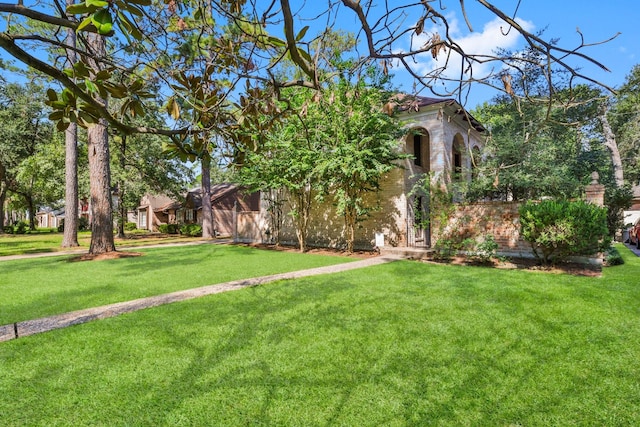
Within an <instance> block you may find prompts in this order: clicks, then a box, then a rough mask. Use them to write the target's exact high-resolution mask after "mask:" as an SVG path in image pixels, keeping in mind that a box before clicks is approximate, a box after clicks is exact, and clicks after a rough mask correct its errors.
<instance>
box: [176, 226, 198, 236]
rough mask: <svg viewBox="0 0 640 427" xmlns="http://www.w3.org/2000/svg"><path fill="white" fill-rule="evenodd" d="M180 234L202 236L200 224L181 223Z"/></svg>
mask: <svg viewBox="0 0 640 427" xmlns="http://www.w3.org/2000/svg"><path fill="white" fill-rule="evenodd" d="M180 234H182V235H183V236H189V237H200V236H202V226H201V225H200V224H183V225H182V226H181V227H180Z"/></svg>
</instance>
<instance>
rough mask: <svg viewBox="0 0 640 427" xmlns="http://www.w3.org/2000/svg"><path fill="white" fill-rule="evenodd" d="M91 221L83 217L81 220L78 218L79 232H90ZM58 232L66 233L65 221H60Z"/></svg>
mask: <svg viewBox="0 0 640 427" xmlns="http://www.w3.org/2000/svg"><path fill="white" fill-rule="evenodd" d="M89 226H90V224H89V219H88V218H86V217H84V216H81V217H80V218H78V231H89V228H90V227H89ZM58 231H59V232H62V231H64V219H63V220H62V221H60V225H58Z"/></svg>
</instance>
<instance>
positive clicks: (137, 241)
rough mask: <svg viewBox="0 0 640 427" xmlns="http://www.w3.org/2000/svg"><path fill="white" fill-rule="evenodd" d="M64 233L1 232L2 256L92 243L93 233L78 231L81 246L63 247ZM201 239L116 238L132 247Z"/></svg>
mask: <svg viewBox="0 0 640 427" xmlns="http://www.w3.org/2000/svg"><path fill="white" fill-rule="evenodd" d="M62 237H63V236H62V233H37V232H35V233H33V234H0V257H3V256H9V255H24V254H35V253H43V252H60V253H64V252H68V251H73V250H76V249H84V250H86V249H88V248H89V244H90V243H91V233H90V232H88V231H83V232H79V233H78V244H79V245H80V248H77V247H76V248H62V247H61V245H62ZM195 240H201V238H198V237H185V236H182V235H178V234H175V235H159V234H156V233H148V232H144V233H137V232H128V233H127V234H126V238H124V239H117V238H116V239H115V243H116V247H117V248H122V247H132V246H134V247H135V246H140V245H150V244H165V243H184V242H189V241H195Z"/></svg>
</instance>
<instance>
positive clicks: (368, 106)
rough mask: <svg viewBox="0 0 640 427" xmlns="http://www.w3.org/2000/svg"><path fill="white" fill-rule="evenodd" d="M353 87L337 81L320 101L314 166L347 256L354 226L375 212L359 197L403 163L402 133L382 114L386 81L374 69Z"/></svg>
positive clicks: (386, 97)
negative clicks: (321, 145) (321, 142)
mask: <svg viewBox="0 0 640 427" xmlns="http://www.w3.org/2000/svg"><path fill="white" fill-rule="evenodd" d="M358 77H359V78H358V80H357V81H356V82H355V83H354V82H352V81H351V80H349V79H347V78H342V79H340V80H339V82H338V83H337V84H336V85H335V86H334V87H332V88H331V91H330V92H329V93H328V94H327V95H328V97H327V96H325V97H324V98H323V99H322V100H321V105H320V108H321V110H322V112H323V115H324V120H323V121H322V122H321V123H320V126H321V127H322V131H323V133H324V138H325V139H326V141H327V145H328V147H326V148H325V150H324V151H323V152H322V156H321V158H320V162H319V164H318V170H319V174H320V175H321V176H322V179H323V181H324V182H326V184H327V185H326V187H325V192H326V194H327V195H329V194H330V195H331V196H332V197H333V200H334V203H335V205H336V208H337V213H338V215H341V216H343V217H344V219H345V226H346V230H347V236H346V240H347V250H348V251H349V252H351V251H353V244H354V239H355V226H356V224H357V223H358V222H360V221H362V220H363V219H364V218H366V217H367V216H368V215H369V214H370V212H371V211H372V210H374V209H376V208H377V206H375V205H372V204H371V203H367V202H366V201H365V195H366V194H369V193H375V192H377V191H378V190H379V188H380V180H381V179H382V176H383V175H384V174H385V173H387V172H389V171H391V170H392V169H394V168H396V167H397V164H396V162H397V160H399V159H401V158H404V156H403V155H402V154H401V152H400V150H399V148H398V141H399V139H400V137H401V136H402V135H404V133H405V130H404V129H403V127H402V125H401V124H400V123H399V121H398V120H397V118H395V117H392V116H389V115H388V114H386V113H384V112H383V108H382V107H383V106H384V105H385V104H386V103H387V102H388V101H389V98H390V96H391V95H392V94H393V93H394V92H393V91H391V90H390V88H389V85H388V80H387V79H385V78H383V77H382V76H381V75H380V74H379V71H377V70H376V69H375V68H370V69H368V70H367V72H366V73H365V75H363V76H358Z"/></svg>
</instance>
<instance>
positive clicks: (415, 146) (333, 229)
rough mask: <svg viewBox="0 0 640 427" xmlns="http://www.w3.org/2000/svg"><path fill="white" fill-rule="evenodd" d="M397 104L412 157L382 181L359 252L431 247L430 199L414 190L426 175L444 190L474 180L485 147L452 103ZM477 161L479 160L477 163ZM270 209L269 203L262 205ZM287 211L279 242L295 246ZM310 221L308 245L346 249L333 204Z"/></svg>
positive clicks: (420, 100) (479, 131) (362, 228)
mask: <svg viewBox="0 0 640 427" xmlns="http://www.w3.org/2000/svg"><path fill="white" fill-rule="evenodd" d="M397 103H398V105H399V110H400V113H399V114H400V119H401V120H402V121H403V122H404V123H405V125H406V127H407V128H408V129H409V130H410V132H409V133H408V134H407V136H406V137H405V138H404V139H403V140H402V141H399V149H400V150H403V151H404V152H406V153H408V154H410V155H411V156H410V158H407V159H405V160H403V163H402V164H401V165H399V166H401V167H398V168H396V169H394V170H392V171H391V172H390V173H388V174H387V175H386V176H384V177H383V182H382V185H381V191H380V192H379V193H378V194H371V195H369V197H370V200H369V202H370V204H371V205H379V207H380V209H378V210H377V211H376V212H374V213H373V214H372V215H371V216H370V217H369V218H367V219H366V220H364V221H363V222H361V223H360V224H359V228H358V230H357V236H356V241H355V246H356V248H360V249H372V248H374V247H376V246H383V245H386V246H398V247H429V246H430V245H431V239H432V233H431V230H430V229H429V227H428V226H423V225H421V221H420V218H425V217H427V215H428V213H429V194H420V193H415V194H414V192H413V191H412V190H413V188H414V185H415V184H416V182H417V180H418V179H419V178H420V177H423V176H425V175H428V176H430V177H431V182H433V183H440V184H442V185H447V184H450V183H452V182H455V181H470V180H471V179H472V177H473V175H474V173H473V169H474V165H475V164H477V163H476V161H477V160H478V158H477V157H476V156H478V157H479V155H480V150H481V148H482V147H483V144H484V142H483V132H484V131H485V129H484V127H483V126H482V125H481V124H480V123H479V122H478V121H476V120H475V119H474V118H473V117H472V116H471V115H469V114H468V113H467V112H466V111H465V109H464V108H463V107H462V106H461V105H460V104H459V103H458V102H457V101H455V100H453V99H439V98H427V97H408V96H406V97H400V98H398V102H397ZM474 157H475V160H476V161H473V160H472V158H474ZM266 194H267V193H265V197H266ZM268 205H269V201H267V200H265V201H264V202H263V204H262V206H268ZM284 210H285V215H284V222H283V223H282V228H281V229H280V242H281V243H283V244H296V242H297V239H296V234H295V228H294V226H293V223H292V220H291V215H286V212H287V207H286V206H285V209H284ZM288 210H290V209H288ZM311 216H312V220H311V223H310V224H309V228H308V244H309V246H323V247H338V248H339V247H343V246H344V245H345V241H344V238H343V237H342V236H343V231H344V230H343V228H344V221H343V219H342V218H341V217H339V216H338V215H337V214H336V211H335V207H334V206H333V205H332V203H331V202H330V201H327V202H325V203H322V204H320V205H316V207H315V208H314V211H313V212H312V214H311ZM267 218H268V213H267V212H264V211H263V212H262V219H263V220H262V223H265V221H266V219H267ZM256 222H257V223H258V221H256ZM266 222H268V221H266ZM267 228H269V227H267ZM266 237H268V236H265V235H264V231H263V235H262V240H263V241H264V240H268V239H266Z"/></svg>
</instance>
